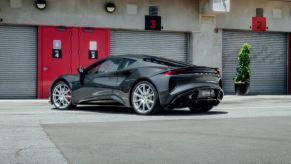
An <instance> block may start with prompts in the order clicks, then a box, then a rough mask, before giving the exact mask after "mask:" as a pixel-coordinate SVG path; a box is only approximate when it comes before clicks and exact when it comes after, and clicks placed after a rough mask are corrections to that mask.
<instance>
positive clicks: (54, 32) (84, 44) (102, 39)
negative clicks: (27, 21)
mask: <svg viewBox="0 0 291 164" xmlns="http://www.w3.org/2000/svg"><path fill="white" fill-rule="evenodd" d="M109 37H110V31H109V30H108V29H100V28H81V27H53V26H40V27H39V28H38V98H48V90H49V87H50V85H51V82H52V81H53V80H54V79H55V78H56V77H58V76H60V75H62V74H76V73H77V68H78V67H80V66H83V67H86V66H88V65H90V64H92V63H94V62H96V61H97V60H99V59H101V58H104V57H107V56H108V55H109V54H110V38H109ZM55 40H57V41H61V51H62V57H61V58H58V59H56V58H53V57H52V56H53V55H52V53H53V43H54V41H55ZM90 41H91V42H92V41H93V42H96V44H97V45H96V48H97V51H98V58H97V59H89V49H90Z"/></svg>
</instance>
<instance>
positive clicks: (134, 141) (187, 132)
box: [0, 96, 291, 164]
mask: <svg viewBox="0 0 291 164" xmlns="http://www.w3.org/2000/svg"><path fill="white" fill-rule="evenodd" d="M0 161H1V162H0V163H5V164H6V163H41V164H46V163H54V164H55V163H56V164H57V163H78V164H79V163H90V164H91V163H102V164H106V163H126V164H130V163H132V164H133V163H134V164H138V163H158V164H159V163H161V164H162V163H163V164H164V163H169V164H172V163H173V164H174V163H179V164H180V163H197V164H198V163H199V164H200V163H201V164H204V163H205V164H206V163H207V164H208V163H213V164H217V163H218V164H220V163H221V164H233V163H249V164H254V163H259V164H268V163H270V164H277V163H278V164H285V163H286V164H289V163H291V97H290V96H246V97H237V96H226V97H225V99H224V101H223V103H222V104H221V105H219V106H218V107H215V108H214V109H213V111H211V112H209V113H207V114H193V113H190V112H189V110H187V109H176V110H174V111H165V112H163V113H161V114H159V115H155V116H139V115H136V114H135V113H134V112H133V111H132V110H131V109H129V108H123V107H117V106H111V107H108V106H107V107H105V106H81V107H78V108H77V109H75V110H71V111H58V110H54V109H52V106H50V105H49V104H48V103H47V100H0Z"/></svg>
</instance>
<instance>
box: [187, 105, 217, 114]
mask: <svg viewBox="0 0 291 164" xmlns="http://www.w3.org/2000/svg"><path fill="white" fill-rule="evenodd" d="M212 108H213V106H206V105H202V106H197V105H190V106H189V109H190V111H191V112H194V113H206V112H209V111H210V110H211V109H212Z"/></svg>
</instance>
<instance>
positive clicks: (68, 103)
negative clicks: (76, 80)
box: [51, 81, 76, 109]
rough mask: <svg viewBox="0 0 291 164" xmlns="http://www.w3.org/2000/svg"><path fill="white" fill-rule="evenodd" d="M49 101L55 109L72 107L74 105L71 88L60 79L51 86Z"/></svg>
mask: <svg viewBox="0 0 291 164" xmlns="http://www.w3.org/2000/svg"><path fill="white" fill-rule="evenodd" d="M51 101H52V103H53V105H54V106H55V107H56V108H57V109H72V108H74V107H76V106H75V105H73V104H72V90H71V88H70V87H69V86H68V85H67V84H66V83H65V82H64V81H60V82H58V83H57V84H55V85H54V86H53V88H52V91H51Z"/></svg>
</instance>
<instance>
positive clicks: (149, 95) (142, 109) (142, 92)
mask: <svg viewBox="0 0 291 164" xmlns="http://www.w3.org/2000/svg"><path fill="white" fill-rule="evenodd" d="M132 102H133V105H134V108H135V109H136V110H137V112H138V113H141V114H146V113H149V112H150V111H152V109H153V108H154V106H155V92H154V89H153V88H152V86H150V85H148V84H145V83H141V84H139V85H138V86H137V87H136V88H135V90H134V92H133V99H132Z"/></svg>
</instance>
